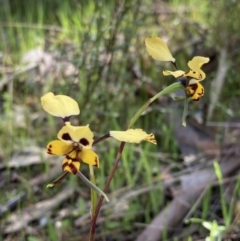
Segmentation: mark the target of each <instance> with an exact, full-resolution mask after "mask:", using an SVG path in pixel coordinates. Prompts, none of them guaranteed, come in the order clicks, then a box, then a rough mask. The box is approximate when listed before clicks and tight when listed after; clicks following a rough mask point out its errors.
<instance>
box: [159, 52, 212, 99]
mask: <svg viewBox="0 0 240 241" xmlns="http://www.w3.org/2000/svg"><path fill="white" fill-rule="evenodd" d="M209 60H210V59H209V58H205V57H201V56H196V57H194V58H193V59H192V60H191V61H189V62H188V67H189V68H190V70H189V71H187V72H184V71H182V70H176V71H169V70H164V71H163V75H165V76H167V75H173V76H174V77H175V78H180V81H181V83H182V85H183V86H184V88H185V91H186V95H187V96H188V97H191V98H192V99H193V100H194V101H198V100H199V99H200V97H202V96H203V94H204V88H203V86H202V85H201V84H200V83H199V81H202V80H204V79H205V78H206V74H205V73H204V72H203V71H202V70H201V67H202V66H203V64H206V63H208V62H209Z"/></svg>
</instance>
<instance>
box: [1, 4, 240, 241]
mask: <svg viewBox="0 0 240 241" xmlns="http://www.w3.org/2000/svg"><path fill="white" fill-rule="evenodd" d="M0 4H1V7H0V93H1V96H0V111H1V112H0V113H1V118H0V147H1V148H0V187H1V191H0V205H1V209H0V218H1V223H0V229H1V230H2V232H0V240H17V241H19V240H27V241H40V240H44V241H45V240H51V241H55V240H87V237H88V232H89V227H90V216H89V214H90V190H89V189H88V188H87V187H86V186H85V185H84V184H83V183H82V182H81V180H80V179H78V178H77V177H75V176H71V177H69V178H67V179H66V180H64V182H63V183H62V184H61V185H59V186H57V187H55V188H53V189H46V184H47V183H48V182H50V181H51V180H53V179H54V178H56V177H57V176H58V175H59V174H60V173H61V170H60V168H61V158H60V159H58V158H57V157H49V156H48V155H46V154H45V151H44V148H45V146H46V144H47V143H48V142H49V141H51V140H54V139H56V135H57V132H58V130H59V128H60V127H61V120H58V119H57V118H54V117H52V116H49V115H47V114H46V113H45V112H44V111H43V109H42V108H41V105H40V97H41V96H42V95H44V94H45V93H47V92H49V91H51V92H54V93H55V94H65V95H69V96H71V97H72V98H74V99H75V100H76V101H77V102H78V103H79V105H80V108H81V114H80V117H74V118H73V123H74V124H76V125H77V124H80V125H85V124H90V126H91V129H92V130H93V131H94V133H95V137H100V136H102V135H104V134H106V133H107V132H108V131H109V130H122V129H125V128H126V126H127V124H128V122H129V120H130V118H131V117H132V116H133V115H134V113H135V112H136V111H137V110H138V108H140V106H141V105H143V104H144V103H145V101H147V99H148V98H149V97H151V96H152V95H153V94H155V93H157V92H159V91H161V90H162V89H163V88H164V87H166V86H167V85H169V84H171V83H173V81H175V80H174V79H173V78H171V77H164V76H163V75H162V70H164V69H172V66H171V65H170V64H168V63H161V62H158V61H154V60H153V59H151V57H150V56H149V55H148V53H147V51H146V48H145V46H144V39H145V38H146V37H149V36H158V37H161V38H162V39H163V40H165V41H166V42H167V44H168V46H169V49H170V50H171V52H172V54H173V56H174V57H175V58H176V60H177V64H178V67H179V69H182V70H187V69H188V67H187V62H188V61H189V60H190V59H191V58H192V57H193V56H196V55H200V56H205V57H209V58H210V60H211V61H210V63H209V64H208V65H206V67H205V71H206V73H207V78H206V79H205V80H204V82H203V85H204V87H205V96H204V97H203V98H202V99H201V100H200V102H197V103H193V102H190V104H189V105H190V106H189V113H190V115H192V116H194V114H195V113H200V122H201V124H203V125H207V123H210V124H211V123H222V122H226V121H228V120H236V121H238V120H239V117H240V110H239V97H240V81H239V66H240V65H239V64H240V56H239V51H240V48H239V46H240V34H239V33H240V22H239V12H240V2H239V1H238V0H229V1H224V0H217V1H208V0H202V1H198V0H181V1H180V0H165V1H164V0H144V1H143V0H128V1H123V0H113V1H107V0H105V1H103V0H101V1H85V0H75V1H74V0H69V1H67V0H62V1H58V0H38V1H36V0H21V1H15V0H8V1H7V0H1V1H0ZM172 110H173V105H172V101H171V100H170V98H168V97H166V98H165V97H164V98H161V100H159V102H156V103H155V104H153V105H151V107H150V108H149V109H148V111H147V112H146V113H145V114H144V115H143V116H142V117H141V118H140V120H139V121H138V122H137V123H136V124H135V127H138V128H143V129H144V130H145V131H147V132H149V133H150V132H153V133H154V134H155V136H156V138H157V141H158V145H157V146H153V145H151V144H148V143H142V144H140V145H130V144H129V145H127V146H126V148H125V149H124V152H123V155H122V159H121V163H120V165H119V168H118V170H117V172H116V175H115V176H114V179H113V181H112V183H111V188H110V190H109V192H108V196H109V198H110V200H111V202H110V204H106V203H105V205H104V208H103V212H102V213H101V216H100V217H99V223H98V228H97V235H96V240H125V241H126V240H135V239H136V237H137V236H138V235H139V234H140V233H141V231H142V230H143V228H144V227H145V226H146V225H147V224H148V223H150V222H151V220H152V219H153V217H155V216H156V215H157V214H158V213H159V212H160V210H161V209H163V208H164V207H165V206H166V205H167V204H168V202H169V201H170V200H171V199H172V197H171V196H169V195H168V191H166V190H165V191H163V190H162V179H163V178H167V176H166V177H164V173H165V172H164V171H163V170H168V172H167V173H168V174H167V175H170V173H176V172H178V171H182V170H184V168H185V165H184V164H183V159H182V155H181V153H180V151H179V146H178V140H177V139H176V137H175V135H174V132H173V128H172V125H169V121H168V119H167V118H168V117H167V116H168V113H169V112H171V111H172ZM178 110H179V116H180V117H179V118H181V114H182V110H183V104H180V105H179V108H178ZM216 133H217V134H216V136H215V137H216V141H217V142H219V140H221V138H222V137H223V135H224V133H223V132H222V131H217V132H216ZM225 134H226V133H225ZM118 144H119V143H117V142H115V141H113V140H106V141H104V142H102V143H100V144H99V145H97V147H96V152H97V153H98V155H99V157H100V168H99V169H98V170H96V171H95V174H96V179H97V184H98V186H99V187H100V188H103V187H104V184H105V181H106V178H107V176H108V174H109V171H110V170H111V167H112V164H113V161H114V158H115V156H116V153H117V148H118ZM169 170H170V171H169ZM83 172H84V173H85V174H86V176H88V168H87V167H86V166H84V167H83ZM173 176H174V175H173ZM208 199H209V197H208ZM201 205H202V206H204V205H205V206H204V207H202V206H201V207H202V209H201V208H200V209H201V210H206V209H207V207H209V206H211V205H210V202H208V201H205V202H203V203H202V204H201ZM199 212H201V211H199ZM30 214H32V217H31V215H30ZM198 214H199V213H196V214H194V215H193V216H198ZM29 216H30V217H29ZM200 216H201V215H200ZM79 218H80V219H79ZM205 218H206V219H207V220H210V219H211V217H209V216H208V215H206V216H205ZM211 220H212V219H211ZM140 224H142V225H140ZM18 225H19V226H18ZM144 225H145V226H144ZM198 235H199V236H197V237H204V235H205V236H206V235H207V231H206V230H205V229H202V230H200V231H199V234H198ZM180 236H181V238H178V237H180ZM191 237H193V234H192V232H191V230H190V229H189V227H184V226H181V229H179V230H178V232H175V233H171V234H166V235H165V236H164V237H163V240H187V239H188V238H191Z"/></svg>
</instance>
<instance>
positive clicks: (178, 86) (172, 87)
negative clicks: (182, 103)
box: [128, 82, 183, 129]
mask: <svg viewBox="0 0 240 241" xmlns="http://www.w3.org/2000/svg"><path fill="white" fill-rule="evenodd" d="M182 88H183V87H182V84H181V83H180V82H176V83H173V84H171V85H169V86H168V87H166V88H165V89H163V90H162V91H160V92H159V93H157V94H156V95H154V96H153V97H152V98H150V99H149V100H148V101H147V102H146V103H145V104H144V105H143V106H142V107H141V108H140V109H139V110H138V111H137V112H136V114H135V115H134V116H133V118H132V119H131V120H130V122H129V125H128V129H129V128H131V127H132V126H133V124H134V123H135V122H136V121H137V120H138V118H139V117H140V116H141V115H142V113H143V112H144V111H145V110H146V109H147V108H148V106H149V105H150V104H151V103H152V102H153V101H155V100H156V99H158V98H159V97H160V96H163V95H166V94H170V93H173V92H176V91H177V90H179V89H182Z"/></svg>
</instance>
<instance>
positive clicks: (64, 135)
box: [62, 133, 72, 141]
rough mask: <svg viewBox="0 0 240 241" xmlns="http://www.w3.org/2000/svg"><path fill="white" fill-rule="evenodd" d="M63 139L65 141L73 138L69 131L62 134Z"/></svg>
mask: <svg viewBox="0 0 240 241" xmlns="http://www.w3.org/2000/svg"><path fill="white" fill-rule="evenodd" d="M62 139H63V140H65V141H72V138H71V136H70V135H69V134H68V133H64V134H62Z"/></svg>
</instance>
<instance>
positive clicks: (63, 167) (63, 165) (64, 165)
mask: <svg viewBox="0 0 240 241" xmlns="http://www.w3.org/2000/svg"><path fill="white" fill-rule="evenodd" d="M66 166H68V163H67V162H66V163H64V164H62V170H63V171H64V169H65V167H66Z"/></svg>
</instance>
